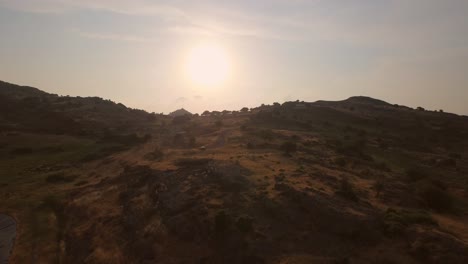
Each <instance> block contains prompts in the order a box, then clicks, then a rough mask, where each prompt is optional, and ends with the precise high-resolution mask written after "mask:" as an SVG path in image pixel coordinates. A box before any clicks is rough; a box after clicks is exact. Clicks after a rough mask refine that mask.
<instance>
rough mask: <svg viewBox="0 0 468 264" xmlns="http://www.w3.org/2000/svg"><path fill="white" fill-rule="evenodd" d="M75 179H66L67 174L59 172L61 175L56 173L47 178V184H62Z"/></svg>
mask: <svg viewBox="0 0 468 264" xmlns="http://www.w3.org/2000/svg"><path fill="white" fill-rule="evenodd" d="M72 181H73V177H66V176H65V174H63V173H61V172H59V173H54V174H51V175H49V176H47V178H46V182H48V183H62V182H72Z"/></svg>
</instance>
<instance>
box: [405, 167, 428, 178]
mask: <svg viewBox="0 0 468 264" xmlns="http://www.w3.org/2000/svg"><path fill="white" fill-rule="evenodd" d="M405 174H406V177H407V179H408V180H410V181H419V180H421V179H424V178H426V177H427V172H426V171H425V170H424V169H422V168H419V167H413V168H409V169H406V172H405Z"/></svg>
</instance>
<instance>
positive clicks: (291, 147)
mask: <svg viewBox="0 0 468 264" xmlns="http://www.w3.org/2000/svg"><path fill="white" fill-rule="evenodd" d="M280 148H281V150H282V151H283V152H284V153H285V154H291V153H293V152H296V150H297V146H296V143H294V142H291V141H286V142H284V143H283V144H282V145H281V147H280Z"/></svg>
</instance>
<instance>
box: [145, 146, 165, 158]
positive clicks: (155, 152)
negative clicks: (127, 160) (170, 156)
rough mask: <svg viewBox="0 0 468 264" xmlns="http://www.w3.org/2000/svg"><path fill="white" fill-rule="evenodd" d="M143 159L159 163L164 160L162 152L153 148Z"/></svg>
mask: <svg viewBox="0 0 468 264" xmlns="http://www.w3.org/2000/svg"><path fill="white" fill-rule="evenodd" d="M144 158H145V159H147V160H152V161H161V160H162V159H163V158H164V152H163V151H162V150H161V149H160V148H155V149H154V150H153V151H151V152H149V153H146V154H145V156H144Z"/></svg>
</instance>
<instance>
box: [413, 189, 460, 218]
mask: <svg viewBox="0 0 468 264" xmlns="http://www.w3.org/2000/svg"><path fill="white" fill-rule="evenodd" d="M419 196H420V197H421V199H422V200H423V201H424V203H425V204H426V205H427V206H428V207H429V208H431V209H433V210H435V211H437V212H451V211H452V210H453V205H454V199H453V197H452V196H451V195H450V194H449V193H448V192H447V191H446V190H443V189H441V188H440V187H437V186H435V185H434V184H424V185H423V186H422V188H421V189H420V190H419Z"/></svg>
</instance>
